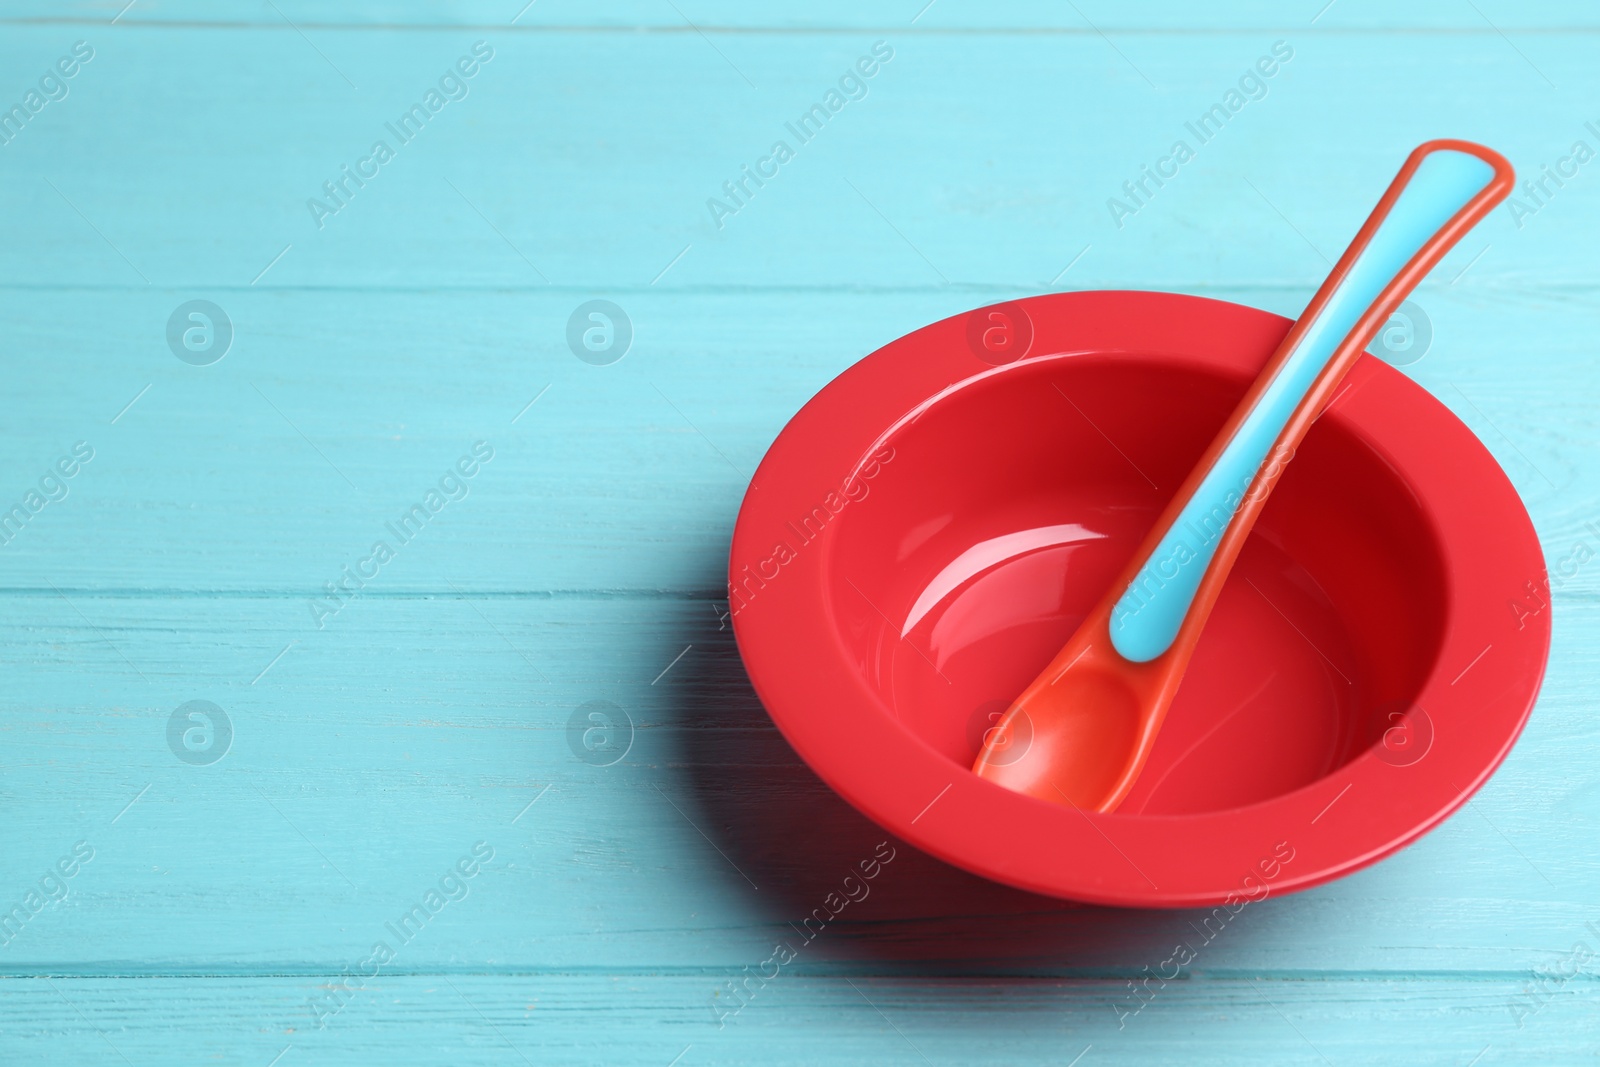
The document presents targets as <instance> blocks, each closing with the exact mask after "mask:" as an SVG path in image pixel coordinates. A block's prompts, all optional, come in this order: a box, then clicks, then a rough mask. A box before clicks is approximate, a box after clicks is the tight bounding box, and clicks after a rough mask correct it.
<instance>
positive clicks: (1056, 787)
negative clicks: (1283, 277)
mask: <svg viewBox="0 0 1600 1067" xmlns="http://www.w3.org/2000/svg"><path fill="white" fill-rule="evenodd" d="M1514 181H1515V175H1514V173H1513V171H1512V169H1511V164H1509V163H1507V162H1506V161H1505V159H1503V158H1502V157H1501V156H1500V155H1498V154H1497V153H1495V152H1492V151H1490V150H1489V149H1487V148H1484V147H1482V146H1481V145H1476V144H1472V143H1471V142H1468V141H1429V142H1428V143H1426V144H1424V145H1421V146H1420V147H1418V148H1417V149H1416V150H1415V151H1414V152H1412V153H1411V155H1410V156H1409V157H1408V158H1407V159H1406V162H1405V165H1404V166H1403V167H1401V168H1400V173H1399V174H1398V175H1396V176H1395V179H1394V181H1393V182H1392V183H1391V184H1390V186H1389V189H1388V191H1387V192H1385V193H1384V194H1383V199H1381V200H1379V201H1378V206H1377V207H1376V208H1374V209H1373V212H1372V215H1371V216H1370V217H1369V218H1368V219H1367V221H1366V224H1365V225H1363V226H1362V227H1361V231H1360V232H1359V233H1357V234H1356V237H1355V240H1354V241H1352V242H1351V243H1350V247H1349V248H1347V249H1345V252H1344V255H1343V256H1341V257H1340V259H1339V262H1338V264H1336V265H1335V266H1334V268H1333V271H1332V273H1331V274H1329V275H1328V278H1327V280H1326V281H1324V282H1323V283H1322V287H1321V288H1320V289H1318V290H1317V294H1316V296H1314V297H1312V299H1311V303H1310V304H1309V305H1308V306H1307V307H1306V309H1305V311H1304V312H1303V313H1302V314H1301V315H1300V318H1299V320H1298V321H1297V322H1296V323H1295V324H1294V326H1293V327H1292V328H1291V329H1290V330H1289V333H1288V335H1287V336H1286V337H1285V338H1284V339H1283V343H1282V344H1281V345H1279V346H1278V350H1277V351H1276V352H1275V353H1274V354H1273V356H1272V358H1271V359H1269V360H1268V361H1267V363H1266V366H1265V367H1263V368H1262V370H1261V374H1260V376H1259V377H1257V379H1256V381H1255V382H1254V384H1253V385H1251V387H1250V390H1249V392H1247V393H1246V394H1245V397H1244V399H1243V400H1242V401H1240V402H1239V406H1238V407H1237V408H1236V409H1235V410H1234V412H1233V414H1232V415H1231V416H1230V417H1229V418H1228V421H1227V423H1226V424H1224V426H1223V427H1222V430H1221V431H1220V432H1219V433H1218V434H1217V436H1216V439H1215V440H1213V441H1212V442H1211V445H1210V447H1209V448H1207V449H1206V452H1205V454H1204V455H1203V456H1201V457H1200V462H1199V463H1198V464H1196V466H1195V468H1194V470H1193V471H1192V472H1191V473H1190V474H1189V477H1188V478H1187V479H1185V481H1184V483H1183V485H1182V486H1181V487H1179V489H1178V492H1177V495H1176V496H1174V497H1173V499H1172V501H1171V503H1169V504H1168V505H1167V507H1166V509H1165V510H1164V511H1163V512H1162V513H1161V517H1160V518H1159V519H1158V520H1157V521H1156V524H1155V526H1154V527H1153V528H1152V529H1151V531H1150V533H1149V534H1148V535H1147V536H1146V538H1145V540H1144V543H1143V544H1142V545H1140V547H1139V550H1138V552H1136V553H1135V554H1134V556H1133V558H1132V560H1131V561H1130V562H1129V564H1128V566H1127V568H1126V569H1125V570H1124V571H1123V573H1122V574H1121V575H1120V576H1119V577H1118V580H1117V581H1116V582H1114V583H1113V584H1112V586H1111V588H1110V590H1109V591H1108V592H1107V593H1106V595H1105V596H1104V597H1103V598H1102V599H1101V601H1100V603H1099V604H1098V605H1097V606H1096V607H1095V609H1094V610H1093V611H1091V612H1090V613H1089V615H1088V616H1087V617H1086V618H1085V619H1084V621H1083V623H1082V624H1081V625H1080V626H1079V627H1078V630H1077V632H1076V633H1074V634H1073V636H1072V638H1071V640H1069V641H1068V642H1067V644H1066V646H1065V647H1064V648H1063V649H1062V650H1061V652H1060V653H1059V654H1058V655H1057V656H1056V657H1055V659H1053V660H1051V662H1050V665H1049V666H1048V667H1046V668H1045V670H1044V672H1043V673H1042V674H1040V675H1039V677H1038V678H1037V679H1035V680H1034V682H1033V684H1031V685H1030V686H1028V688H1027V689H1026V690H1025V691H1024V692H1023V693H1022V695H1021V696H1020V697H1018V698H1017V699H1016V701H1015V702H1014V703H1013V704H1012V705H1011V707H1010V708H1009V709H1008V710H1007V712H1006V714H1005V715H1004V716H1003V717H1002V718H1001V720H1000V721H999V723H998V724H997V725H996V726H995V728H994V729H992V730H990V731H989V733H988V734H987V736H986V737H985V740H984V745H983V749H982V751H980V752H979V753H978V758H977V761H976V762H975V763H974V764H973V768H972V769H973V771H974V772H976V773H977V774H978V775H980V776H982V777H984V778H987V779H989V780H991V781H993V782H997V783H999V784H1000V785H1003V786H1006V787H1007V788H1009V789H1014V790H1016V791H1018V792H1021V793H1027V794H1029V795H1030V796H1035V797H1038V798H1040V799H1043V800H1049V801H1053V802H1055V803H1058V804H1068V805H1072V806H1074V807H1077V808H1081V809H1083V810H1087V811H1102V812H1103V811H1111V810H1114V809H1115V808H1116V806H1117V805H1118V804H1120V803H1121V802H1122V800H1123V798H1124V797H1126V796H1127V795H1128V791H1129V790H1130V789H1132V788H1133V785H1134V783H1135V782H1136V781H1137V780H1138V777H1139V772H1140V771H1141V770H1142V769H1143V768H1144V764H1145V760H1146V759H1147V758H1148V757H1149V755H1150V750H1151V748H1152V747H1154V745H1155V739H1156V735H1157V733H1158V732H1159V731H1160V729H1161V722H1162V719H1164V718H1165V717H1166V713H1167V708H1168V707H1169V706H1170V705H1171V703H1172V698H1173V696H1174V695H1175V694H1176V693H1177V690H1178V685H1179V683H1180V682H1181V681H1182V679H1183V672H1184V670H1185V668H1186V667H1187V666H1188V664H1189V659H1190V657H1191V656H1192V655H1193V653H1194V648H1195V645H1196V643H1197V642H1198V640H1199V638H1200V631H1201V630H1202V629H1203V628H1204V627H1205V623H1206V617H1207V616H1208V615H1210V614H1211V608H1212V606H1213V605H1214V604H1215V603H1216V599H1217V595H1218V594H1219V593H1220V592H1221V591H1222V585H1223V583H1224V581H1226V579H1227V577H1228V572H1229V571H1230V570H1231V569H1232V568H1233V562H1234V560H1235V559H1236V558H1237V557H1238V555H1239V550H1240V549H1241V548H1242V547H1243V546H1244V541H1245V538H1246V537H1247V536H1248V535H1249V533H1250V528H1251V527H1252V526H1253V525H1255V521H1256V517H1257V516H1258V515H1259V514H1260V513H1261V507H1262V505H1263V504H1264V503H1265V502H1266V498H1267V495H1268V494H1269V493H1271V492H1272V487H1273V485H1274V484H1276V482H1277V479H1278V476H1279V475H1280V474H1282V473H1283V469H1284V466H1285V465H1286V464H1287V463H1288V462H1289V460H1290V459H1292V458H1293V456H1294V451H1295V448H1296V446H1297V445H1298V444H1299V443H1300V440H1301V438H1303V437H1304V436H1305V433H1306V431H1307V430H1308V429H1309V428H1310V426H1311V424H1312V423H1313V422H1315V421H1316V419H1317V416H1318V415H1320V414H1321V413H1322V409H1323V407H1324V406H1325V405H1326V404H1327V403H1328V401H1329V399H1330V398H1331V397H1332V395H1333V391H1334V390H1335V388H1337V387H1338V385H1339V382H1340V380H1341V379H1342V378H1343V377H1344V375H1345V372H1346V371H1348V370H1349V369H1350V367H1351V366H1352V365H1354V363H1355V361H1356V360H1357V359H1358V358H1359V357H1360V356H1361V353H1362V350H1363V349H1364V348H1365V347H1366V345H1367V343H1368V342H1369V341H1371V340H1372V338H1373V336H1374V335H1376V333H1377V332H1378V330H1379V328H1381V327H1382V326H1383V324H1384V323H1385V322H1387V321H1388V318H1389V316H1390V315H1391V314H1393V312H1394V310H1395V309H1396V308H1397V307H1399V306H1400V302H1401V301H1402V300H1404V299H1405V298H1406V296H1407V294H1409V293H1410V292H1411V290H1412V289H1413V288H1414V287H1415V286H1416V284H1417V283H1418V282H1419V281H1421V280H1422V278H1423V276H1424V275H1426V274H1427V273H1428V271H1429V270H1431V269H1432V268H1433V266H1434V264H1436V263H1438V262H1439V260H1440V258H1441V257H1443V255H1444V254H1445V253H1446V252H1447V251H1449V249H1450V248H1451V247H1452V246H1454V245H1455V243H1456V242H1457V241H1458V240H1460V239H1461V237H1462V236H1463V235H1464V234H1465V233H1466V232H1467V231H1468V230H1469V229H1471V228H1472V227H1473V226H1474V225H1475V224H1476V223H1477V222H1478V221H1479V220H1480V219H1482V218H1483V217H1484V216H1485V215H1487V214H1488V213H1489V211H1490V210H1491V209H1493V208H1494V206H1495V205H1496V204H1498V203H1499V202H1500V201H1501V200H1503V199H1505V197H1506V195H1507V194H1508V193H1509V192H1510V191H1511V188H1512V185H1513V183H1514Z"/></svg>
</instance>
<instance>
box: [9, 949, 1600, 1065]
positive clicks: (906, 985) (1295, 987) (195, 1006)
mask: <svg viewBox="0 0 1600 1067" xmlns="http://www.w3.org/2000/svg"><path fill="white" fill-rule="evenodd" d="M337 978H338V976H337V975H334V976H329V977H313V976H292V977H291V976H264V977H257V978H232V977H226V978H140V979H115V978H51V979H49V980H48V981H46V980H44V979H25V980H19V979H13V980H0V998H3V1004H4V1008H5V1013H6V1026H7V1030H8V1031H9V1032H11V1033H13V1034H14V1035H15V1043H14V1047H15V1048H16V1050H17V1053H18V1058H19V1062H20V1061H21V1056H23V1055H28V1056H29V1058H30V1060H32V1059H42V1058H46V1057H48V1058H50V1059H51V1060H52V1061H53V1062H70V1063H105V1062H122V1060H126V1061H127V1062H128V1063H130V1064H135V1065H139V1064H146V1063H150V1064H166V1063H171V1062H172V1056H173V1049H174V1048H175V1047H181V1048H182V1049H183V1055H185V1056H188V1057H191V1058H194V1059H196V1060H202V1061H203V1060H206V1059H213V1058H215V1059H221V1060H223V1061H225V1062H239V1063H260V1064H267V1063H269V1062H270V1061H271V1060H272V1058H273V1057H274V1056H277V1055H281V1056H282V1059H281V1060H280V1061H279V1062H280V1063H283V1064H288V1063H293V1062H299V1063H390V1064H412V1063H416V1064H437V1063H441V1062H450V1063H454V1064H465V1065H472V1064H505V1063H508V1062H509V1063H522V1062H526V1063H539V1064H545V1063H552V1064H568V1063H595V1062H604V1063H629V1064H632V1063H639V1064H660V1065H667V1064H669V1063H673V1062H676V1063H678V1064H680V1065H683V1067H700V1065H712V1064H754V1063H772V1064H815V1063H838V1064H862V1065H865V1064H881V1063H901V1062H905V1063H929V1064H968V1063H978V1062H1000V1061H1004V1062H1010V1063H1015V1062H1034V1061H1040V1062H1051V1063H1061V1064H1067V1063H1071V1062H1073V1057H1075V1056H1081V1057H1082V1058H1081V1059H1080V1060H1078V1061H1077V1062H1079V1063H1081V1064H1083V1065H1084V1067H1088V1065H1089V1064H1092V1063H1149V1062H1159V1063H1174V1062H1183V1063H1240V1062H1252V1063H1255V1062H1262V1063H1266V1062H1270V1063H1285V1064H1309V1065H1318V1067H1325V1065H1326V1064H1327V1063H1370V1062H1377V1061H1379V1060H1380V1059H1381V1061H1382V1062H1396V1063H1415V1064H1465V1063H1468V1062H1471V1061H1472V1059H1473V1057H1474V1056H1477V1057H1479V1062H1480V1063H1496V1062H1501V1063H1504V1062H1532V1061H1538V1062H1552V1061H1554V1062H1567V1063H1574V1062H1578V1061H1579V1060H1580V1059H1581V1058H1583V1057H1586V1056H1588V1055H1589V1054H1590V1053H1592V1051H1593V1049H1594V1047H1595V1044H1596V1041H1597V1040H1600V1023H1597V1022H1596V1019H1597V1012H1596V997H1597V993H1596V990H1595V984H1594V982H1593V980H1592V979H1568V980H1566V981H1565V982H1557V981H1555V980H1554V979H1550V980H1548V981H1547V983H1546V991H1545V992H1543V993H1538V994H1537V999H1535V996H1534V995H1531V994H1530V991H1531V990H1532V982H1531V981H1530V979H1529V978H1528V977H1526V976H1516V977H1512V976H1507V977H1503V978H1497V979H1492V980H1487V981H1461V980H1450V979H1440V980H1430V981H1412V982H1393V981H1373V980H1328V981H1273V980H1270V979H1268V980H1262V981H1257V980H1253V979H1248V978H1246V979H1223V980H1216V979H1195V980H1186V981H1178V982H1172V983H1168V984H1167V985H1166V986H1165V988H1162V989H1160V990H1159V991H1158V992H1157V993H1156V994H1155V995H1154V997H1153V999H1151V1000H1149V1001H1147V1002H1146V1006H1145V1007H1144V1009H1143V1010H1142V1011H1140V1012H1139V1013H1138V1014H1137V1015H1131V1016H1129V1017H1126V1018H1122V1022H1123V1024H1124V1025H1123V1027H1122V1028H1121V1029H1120V1030H1119V1029H1118V1027H1117V1022H1118V1019H1119V1018H1120V1017H1121V1016H1120V1014H1119V1013H1120V1012H1124V1011H1127V1010H1128V1009H1127V1008H1126V1005H1127V1004H1128V1003H1131V1002H1132V1000H1131V998H1132V994H1130V993H1129V992H1128V990H1127V987H1126V984H1125V983H1122V982H1117V983H1111V982H1061V981H990V982H981V981H971V980H964V981H949V980H944V981H941V980H932V979H923V980H917V979H903V980H889V981H885V980H872V979H866V978H856V979H851V980H845V979H843V978H818V977H808V976H805V975H801V974H789V973H786V972H784V973H781V974H780V977H778V978H776V979H774V980H773V981H772V982H770V983H768V984H767V985H766V987H765V988H761V989H759V990H758V991H757V992H756V993H755V994H754V995H753V996H752V997H751V998H750V999H749V1001H748V1003H747V1006H746V1007H745V1008H744V1009H743V1010H742V1011H740V1012H739V1013H738V1014H737V1015H736V1016H734V1017H732V1018H731V1020H725V1021H724V1022H723V1025H722V1027H721V1029H718V1027H717V1025H716V1023H715V1021H714V1019H715V1016H714V1015H713V1014H712V1005H713V1004H714V1003H715V1000H714V999H713V997H714V994H715V993H717V991H718V982H719V980H720V979H721V978H722V976H720V975H710V974H708V975H698V976H681V977H680V976H633V977H626V978H613V977H602V976H590V975H570V974H535V975H507V976H485V975H476V974H460V975H450V976H444V975H422V976H417V975H408V974H403V973H402V974H389V973H385V974H382V975H380V976H379V977H378V978H375V979H368V980H367V982H366V985H365V988H361V989H353V990H352V992H351V993H350V994H349V996H348V997H347V998H346V1000H345V1007H344V1009H343V1010H342V1011H340V1012H339V1013H338V1014H337V1015H334V1016H332V1017H331V1018H327V1019H326V1020H325V1021H326V1026H325V1027H323V1028H321V1029H318V1028H317V1025H316V1024H317V1020H318V1018H319V1016H318V1015H316V1014H315V1013H314V1010H313V1007H312V1005H313V1004H314V1003H316V1001H317V998H319V997H323V996H327V995H329V987H330V986H331V985H332V984H333V981H334V980H336V979H337ZM724 996H726V993H724ZM1533 1006H1537V1008H1538V1010H1532V1008H1533ZM1518 1009H1526V1010H1524V1011H1523V1013H1522V1014H1520V1015H1519V1014H1518V1013H1517V1012H1518ZM1519 1022H1520V1024H1521V1025H1520V1027H1519V1026H1518V1023H1519ZM285 1050H287V1051H285ZM119 1055H120V1057H121V1059H118V1056H119ZM675 1056H676V1057H680V1058H679V1059H678V1060H676V1061H674V1059H673V1058H674V1057H675Z"/></svg>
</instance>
